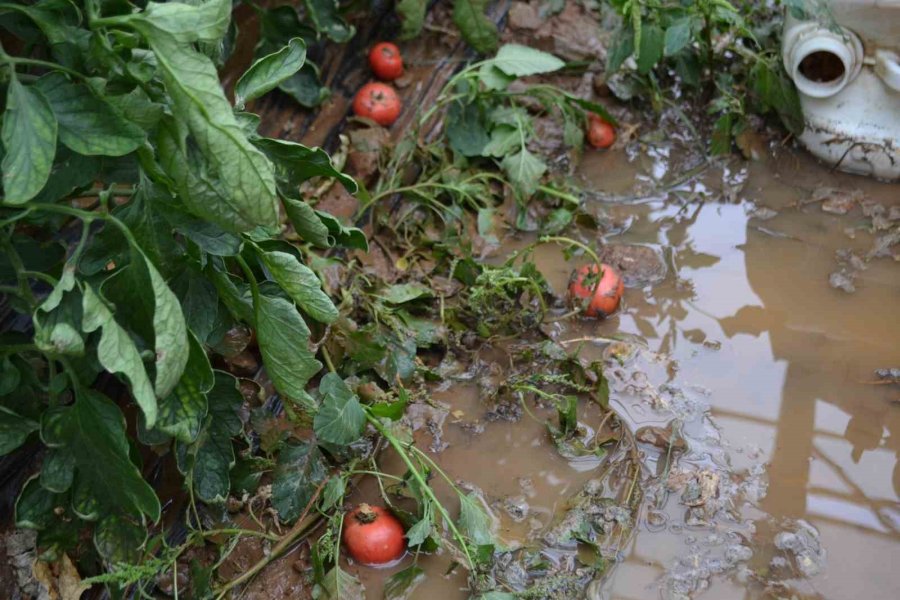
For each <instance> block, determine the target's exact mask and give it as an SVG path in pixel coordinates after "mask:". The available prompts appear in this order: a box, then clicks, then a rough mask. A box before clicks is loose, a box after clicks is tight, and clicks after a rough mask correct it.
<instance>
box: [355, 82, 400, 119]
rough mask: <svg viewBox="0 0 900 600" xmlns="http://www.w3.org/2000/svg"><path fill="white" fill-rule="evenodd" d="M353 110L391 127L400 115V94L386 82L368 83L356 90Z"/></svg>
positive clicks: (357, 113) (358, 114) (359, 114)
mask: <svg viewBox="0 0 900 600" xmlns="http://www.w3.org/2000/svg"><path fill="white" fill-rule="evenodd" d="M353 112H354V113H356V115H357V116H360V117H364V118H366V119H372V120H373V121H375V122H376V123H378V124H379V125H381V126H383V127H389V126H390V125H391V124H392V123H393V122H394V121H396V120H397V117H398V116H400V96H398V95H397V92H395V91H394V88H392V87H391V86H389V85H387V84H385V83H374V82H372V83H367V84H366V85H364V86H362V87H361V88H360V89H359V91H358V92H356V97H355V98H354V99H353Z"/></svg>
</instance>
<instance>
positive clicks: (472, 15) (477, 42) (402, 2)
mask: <svg viewBox="0 0 900 600" xmlns="http://www.w3.org/2000/svg"><path fill="white" fill-rule="evenodd" d="M487 6H488V2H487V0H453V14H452V16H453V23H454V24H455V25H456V26H457V27H458V28H459V32H460V34H462V37H463V39H464V40H465V41H466V43H467V44H469V46H471V47H472V48H474V49H475V50H476V51H477V52H480V53H481V54H489V53H491V52H493V51H494V50H496V49H497V44H498V43H499V41H500V33H499V32H498V31H497V25H496V24H494V22H493V21H491V19H490V18H488V16H487V15H486V14H485V11H486V9H487ZM427 9H428V2H426V0H399V1H398V2H397V3H396V8H395V10H396V11H397V16H398V17H399V18H400V39H404V40H407V39H410V38H414V37H416V36H417V35H419V34H420V33H421V32H422V28H423V26H424V24H425V13H426V11H427Z"/></svg>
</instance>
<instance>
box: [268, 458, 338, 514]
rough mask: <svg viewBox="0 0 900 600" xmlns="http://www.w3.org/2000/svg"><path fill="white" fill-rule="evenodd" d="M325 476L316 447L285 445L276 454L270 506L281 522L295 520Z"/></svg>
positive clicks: (322, 460) (322, 459)
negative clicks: (276, 459) (276, 461)
mask: <svg viewBox="0 0 900 600" xmlns="http://www.w3.org/2000/svg"><path fill="white" fill-rule="evenodd" d="M326 475H327V470H326V464H325V459H324V457H323V456H322V453H321V452H320V451H319V448H318V446H316V445H315V444H312V443H309V442H293V441H291V442H288V443H287V444H286V445H285V446H284V447H283V448H282V449H281V452H280V453H279V454H278V463H277V464H276V465H275V472H274V473H273V482H272V506H273V507H275V510H277V511H278V516H279V517H280V518H281V519H282V520H284V521H293V520H295V519H297V518H298V517H299V516H300V514H301V513H302V512H303V510H304V509H305V508H306V507H307V505H308V504H309V502H310V500H311V499H312V496H313V494H314V493H315V491H316V488H318V487H319V484H321V483H322V481H324V480H325V476H326Z"/></svg>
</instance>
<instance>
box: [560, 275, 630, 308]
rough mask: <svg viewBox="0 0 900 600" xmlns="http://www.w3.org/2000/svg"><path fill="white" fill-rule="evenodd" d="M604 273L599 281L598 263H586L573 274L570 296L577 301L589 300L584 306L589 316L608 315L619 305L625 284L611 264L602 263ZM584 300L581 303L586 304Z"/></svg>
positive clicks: (570, 282) (570, 283)
mask: <svg viewBox="0 0 900 600" xmlns="http://www.w3.org/2000/svg"><path fill="white" fill-rule="evenodd" d="M601 266H602V269H603V271H602V273H601V275H600V281H599V283H598V282H597V265H596V264H590V265H584V266H583V267H580V268H579V269H577V270H576V271H575V273H573V274H572V279H571V280H570V281H569V297H570V298H571V299H572V300H573V301H574V302H575V303H576V304H579V302H578V301H583V300H587V299H588V298H590V302H588V303H587V306H585V307H584V314H585V316H587V317H608V316H609V315H610V314H612V313H613V312H614V311H615V310H616V308H618V307H619V300H621V299H622V292H624V291H625V284H624V282H623V281H622V278H621V277H620V276H619V274H618V273H617V272H616V270H615V269H613V268H612V267H610V266H609V265H606V264H604V265H601ZM584 304H585V303H584V302H581V303H580V305H581V306H584Z"/></svg>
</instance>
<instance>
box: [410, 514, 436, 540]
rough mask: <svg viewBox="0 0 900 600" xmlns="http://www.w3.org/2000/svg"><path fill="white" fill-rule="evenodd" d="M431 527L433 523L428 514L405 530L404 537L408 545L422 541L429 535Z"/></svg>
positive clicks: (432, 527)
mask: <svg viewBox="0 0 900 600" xmlns="http://www.w3.org/2000/svg"><path fill="white" fill-rule="evenodd" d="M433 529H434V525H433V523H432V520H431V517H430V516H429V517H425V518H424V519H421V520H419V521H417V522H416V524H415V525H413V526H412V527H410V528H409V531H407V532H406V539H407V540H408V542H409V545H410V546H418V545H419V544H421V543H423V542H424V541H425V540H427V539H428V537H429V536H430V535H431V532H432V530H433Z"/></svg>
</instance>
